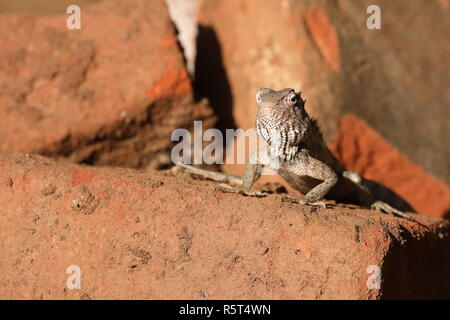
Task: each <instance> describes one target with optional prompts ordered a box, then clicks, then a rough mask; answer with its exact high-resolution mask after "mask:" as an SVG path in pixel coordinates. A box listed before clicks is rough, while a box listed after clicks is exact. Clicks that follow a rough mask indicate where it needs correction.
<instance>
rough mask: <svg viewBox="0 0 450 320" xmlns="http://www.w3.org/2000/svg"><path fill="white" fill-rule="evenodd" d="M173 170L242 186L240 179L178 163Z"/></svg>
mask: <svg viewBox="0 0 450 320" xmlns="http://www.w3.org/2000/svg"><path fill="white" fill-rule="evenodd" d="M174 168H177V169H181V170H183V171H184V172H186V173H189V174H191V175H194V176H198V177H201V178H203V179H208V180H212V181H216V182H227V183H231V184H235V185H241V184H242V178H239V177H236V176H233V175H231V174H226V173H223V172H217V171H210V170H205V169H200V168H196V167H193V166H190V165H187V164H182V163H178V164H177V165H176V166H175V167H174Z"/></svg>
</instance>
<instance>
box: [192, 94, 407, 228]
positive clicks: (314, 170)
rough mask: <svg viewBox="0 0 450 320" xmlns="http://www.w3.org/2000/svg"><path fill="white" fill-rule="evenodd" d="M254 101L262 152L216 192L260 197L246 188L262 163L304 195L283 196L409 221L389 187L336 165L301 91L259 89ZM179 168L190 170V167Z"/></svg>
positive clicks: (250, 185) (402, 205)
mask: <svg viewBox="0 0 450 320" xmlns="http://www.w3.org/2000/svg"><path fill="white" fill-rule="evenodd" d="M256 103H257V106H258V111H257V117H256V130H257V133H258V136H259V137H260V138H261V139H262V140H264V141H265V142H266V143H267V144H268V148H267V149H266V150H265V151H264V152H262V154H263V155H264V156H263V157H261V152H259V153H258V156H257V159H256V161H252V162H253V163H249V164H247V165H246V169H245V174H244V177H243V179H242V184H241V185H240V186H238V187H233V186H231V185H229V184H224V183H222V184H220V185H219V186H218V189H219V190H221V191H224V192H234V193H240V194H243V195H247V196H263V194H262V193H261V192H260V191H252V190H251V187H252V185H253V183H254V182H255V181H256V180H257V179H258V178H259V176H260V172H261V166H262V165H265V166H269V167H270V168H271V169H272V170H274V171H276V172H277V173H278V174H279V175H280V176H281V177H282V178H283V179H284V180H285V181H286V182H287V183H288V184H289V185H290V186H291V187H293V188H294V189H296V190H298V191H300V192H301V193H302V194H304V195H305V196H304V197H303V198H300V199H295V198H292V197H283V199H284V200H287V201H290V202H296V203H300V204H308V205H319V206H323V207H326V203H325V202H323V201H320V200H321V199H323V198H326V199H330V200H335V201H336V202H339V203H352V204H358V205H362V206H364V207H366V208H372V209H375V210H378V211H384V212H386V213H390V214H393V215H397V216H400V217H403V218H406V219H410V220H414V219H412V218H411V217H410V216H409V215H408V214H406V213H404V212H403V211H413V210H412V208H411V207H410V206H409V205H408V204H407V203H406V201H404V200H403V199H401V198H400V197H399V196H397V195H396V194H395V193H394V192H393V191H391V190H389V189H387V188H386V187H383V186H382V185H380V184H377V183H375V182H373V181H370V180H367V179H365V178H363V177H362V176H360V175H359V174H358V173H356V172H354V171H349V170H346V169H345V168H344V167H343V166H342V165H341V164H340V163H339V161H338V160H337V159H336V158H335V157H334V156H333V154H332V153H331V151H330V150H329V149H328V147H327V145H326V143H325V141H324V139H323V136H322V133H321V131H320V128H319V126H318V124H317V121H316V120H315V119H313V118H311V117H310V116H309V115H308V113H307V112H306V110H305V101H304V100H303V99H302V98H301V95H300V93H297V92H295V90H294V89H291V88H286V89H283V90H280V91H275V90H272V89H268V88H262V89H260V90H259V91H258V93H257V94H256ZM253 157H255V155H253ZM263 158H264V159H263ZM253 160H255V159H253ZM183 167H184V168H185V169H188V171H189V167H187V166H183ZM192 171H196V172H192ZM190 172H191V173H196V174H200V175H203V173H202V172H201V171H199V170H197V169H196V168H191V169H190ZM205 175H206V176H208V178H212V179H213V180H218V181H222V182H223V181H229V182H233V181H232V179H231V178H227V177H223V176H221V177H220V178H216V177H215V175H214V174H213V176H211V173H205ZM222 175H223V174H222ZM385 201H389V202H390V203H391V205H390V204H388V203H387V202H385Z"/></svg>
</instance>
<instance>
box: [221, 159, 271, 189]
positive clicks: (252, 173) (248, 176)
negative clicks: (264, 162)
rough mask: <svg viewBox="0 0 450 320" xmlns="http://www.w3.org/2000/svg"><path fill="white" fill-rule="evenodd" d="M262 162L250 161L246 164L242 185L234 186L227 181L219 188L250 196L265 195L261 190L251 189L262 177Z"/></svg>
mask: <svg viewBox="0 0 450 320" xmlns="http://www.w3.org/2000/svg"><path fill="white" fill-rule="evenodd" d="M260 175H261V174H260V164H251V163H248V164H247V165H246V166H245V172H244V177H243V179H242V185H241V186H240V187H233V186H230V185H229V184H226V183H221V184H219V185H218V186H217V188H216V189H217V190H219V191H222V192H227V193H239V194H242V195H245V196H250V197H264V195H263V194H262V193H261V191H251V187H252V185H253V183H254V182H255V181H256V180H258V178H259V177H260Z"/></svg>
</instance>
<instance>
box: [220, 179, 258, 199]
mask: <svg viewBox="0 0 450 320" xmlns="http://www.w3.org/2000/svg"><path fill="white" fill-rule="evenodd" d="M216 190H217V191H221V192H225V193H237V194H241V195H244V196H247V197H257V198H263V197H265V196H266V195H264V194H262V192H261V191H250V190H245V189H242V188H238V187H232V186H230V185H228V184H226V183H220V184H218V185H217V187H216Z"/></svg>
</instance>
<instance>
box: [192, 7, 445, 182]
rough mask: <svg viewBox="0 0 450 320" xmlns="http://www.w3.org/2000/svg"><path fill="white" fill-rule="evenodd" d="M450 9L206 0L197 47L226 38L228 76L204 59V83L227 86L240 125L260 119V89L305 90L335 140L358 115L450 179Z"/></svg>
mask: <svg viewBox="0 0 450 320" xmlns="http://www.w3.org/2000/svg"><path fill="white" fill-rule="evenodd" d="M371 4H377V5H379V7H380V9H381V27H382V29H381V30H369V29H368V28H367V27H366V19H367V18H368V17H369V15H368V14H367V13H366V10H367V7H368V6H369V5H371ZM448 10H449V5H448V1H432V2H430V1H414V3H412V2H411V1H408V0H398V1H389V0H380V1H376V3H374V2H373V1H371V0H365V1H346V0H342V1H316V0H283V1H279V0H268V1H259V0H237V1H227V0H211V1H208V0H206V1H204V5H203V8H202V11H201V14H200V18H199V21H200V23H201V28H200V39H201V40H203V41H205V42H206V43H204V44H202V43H200V44H199V48H200V51H199V54H200V55H202V50H201V49H202V48H206V50H207V49H208V48H210V47H211V46H214V45H216V42H217V43H218V44H219V45H220V47H219V48H218V49H216V51H219V52H220V57H221V58H222V64H223V65H224V69H225V70H226V73H225V74H224V77H223V78H222V80H223V81H224V82H227V83H224V84H223V85H218V84H217V83H211V82H208V74H209V73H210V72H211V69H209V68H207V66H206V65H205V67H202V66H201V65H200V66H198V68H199V70H200V71H202V72H201V73H200V74H198V75H197V76H198V78H197V79H200V80H202V81H203V83H201V84H199V86H200V87H201V88H202V89H203V91H206V92H207V91H208V90H207V88H210V89H211V90H212V91H213V90H216V89H219V90H221V91H222V92H223V89H224V88H227V87H229V88H230V96H231V97H230V98H229V99H228V100H229V101H231V102H232V103H229V104H228V107H229V112H232V114H233V116H234V122H235V124H236V126H238V127H242V128H250V127H253V126H254V119H255V112H256V108H255V101H254V99H255V93H256V91H257V90H258V89H259V88H260V87H269V88H274V89H281V88H284V87H293V88H296V89H301V90H303V91H304V93H303V95H304V97H305V98H306V99H307V101H308V102H307V104H306V106H307V108H309V109H308V111H309V112H311V114H313V115H314V116H317V117H318V118H319V123H321V124H322V126H323V128H324V131H325V134H326V137H327V139H330V138H332V137H334V135H335V134H336V133H337V131H338V127H337V122H336V119H338V118H339V117H340V115H342V114H343V113H346V112H352V113H354V114H356V115H357V116H359V117H360V118H362V119H364V120H366V121H367V122H368V123H369V124H370V125H371V126H373V127H374V128H375V129H376V130H377V131H378V132H380V133H381V135H382V136H383V137H385V138H387V140H388V141H390V142H391V143H392V144H393V145H395V146H396V147H397V148H398V149H399V150H400V151H402V152H404V153H405V154H406V155H407V156H408V157H409V158H411V159H412V160H413V161H414V162H416V163H418V164H420V165H421V166H422V167H424V168H425V169H426V170H427V171H429V172H431V173H433V174H434V175H435V176H437V177H440V178H442V179H443V180H444V181H446V182H447V183H450V166H449V165H448V159H449V158H450V149H449V148H448V147H447V146H448V145H450V122H449V120H448V106H449V105H450V91H449V90H448V83H450V78H449V77H450V69H449V68H450V65H449V64H448V63H447V60H448V59H447V57H448V56H449V55H450V42H449V41H448V35H447V34H448V32H447V31H448V30H449V29H450V19H448ZM224 17H226V18H224ZM202 31H203V33H204V34H209V36H205V37H201V34H202ZM211 34H212V35H214V36H211ZM208 44H209V46H208ZM198 63H200V64H201V63H202V61H201V60H199V61H198ZM204 63H205V64H208V65H210V61H208V60H204ZM218 70H219V69H218ZM219 79H220V78H219ZM210 95H211V96H213V97H214V96H216V95H219V94H218V93H217V94H215V93H214V92H213V93H210ZM212 102H214V101H212Z"/></svg>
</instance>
